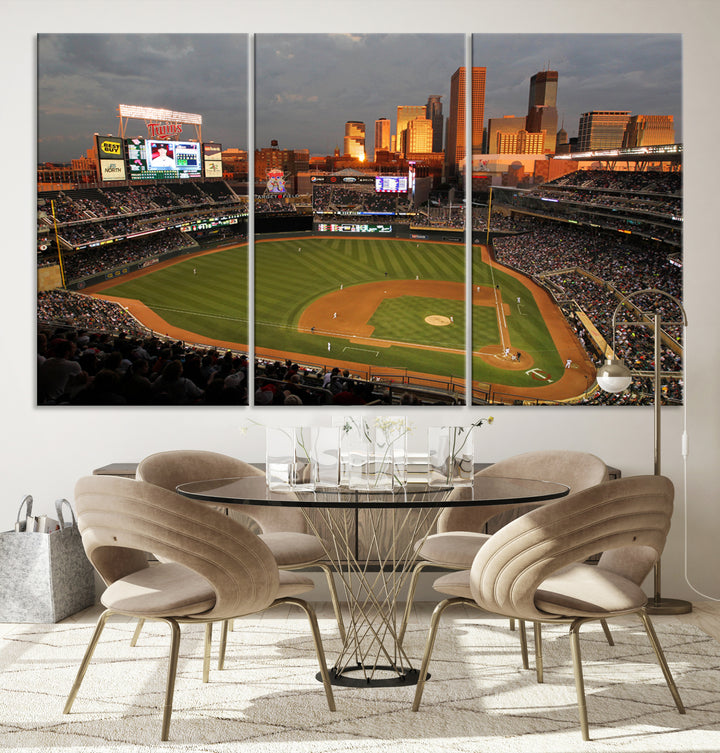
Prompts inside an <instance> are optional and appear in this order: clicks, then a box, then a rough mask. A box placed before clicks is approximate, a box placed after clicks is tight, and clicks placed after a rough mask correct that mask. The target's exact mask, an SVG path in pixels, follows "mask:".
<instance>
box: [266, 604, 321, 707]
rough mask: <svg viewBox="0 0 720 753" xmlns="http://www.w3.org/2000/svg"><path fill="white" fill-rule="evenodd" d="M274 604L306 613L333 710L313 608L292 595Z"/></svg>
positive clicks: (318, 629)
mask: <svg viewBox="0 0 720 753" xmlns="http://www.w3.org/2000/svg"><path fill="white" fill-rule="evenodd" d="M275 604H294V605H295V606H297V607H300V609H302V610H303V612H305V614H306V615H307V618H308V621H309V622H310V630H311V631H312V636H313V641H315V653H316V654H317V660H318V664H319V665H320V676H321V677H322V681H323V686H324V688H325V698H326V699H327V705H328V708H329V709H330V711H335V697H334V696H333V692H332V685H331V684H330V673H329V672H328V668H327V661H326V660H325V650H324V648H323V644H322V638H321V637H320V628H319V627H318V622H317V615H316V614H315V609H314V608H313V606H312V605H311V604H310V603H309V602H307V601H304V600H303V599H295V598H292V597H287V598H284V599H278V600H277V601H276V602H275Z"/></svg>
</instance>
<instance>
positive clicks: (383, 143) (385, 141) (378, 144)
mask: <svg viewBox="0 0 720 753" xmlns="http://www.w3.org/2000/svg"><path fill="white" fill-rule="evenodd" d="M390 126H391V123H390V120H389V118H378V119H377V120H376V121H375V159H377V153H378V152H379V151H380V150H381V149H386V150H387V151H390Z"/></svg>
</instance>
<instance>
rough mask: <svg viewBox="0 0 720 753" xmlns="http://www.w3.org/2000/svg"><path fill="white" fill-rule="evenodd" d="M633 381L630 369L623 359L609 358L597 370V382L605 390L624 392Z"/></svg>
mask: <svg viewBox="0 0 720 753" xmlns="http://www.w3.org/2000/svg"><path fill="white" fill-rule="evenodd" d="M631 382H632V375H631V374H630V369H628V367H627V366H626V365H625V364H624V363H623V362H622V361H615V360H613V359H611V358H608V359H607V360H606V361H605V363H604V364H603V365H602V366H601V367H600V368H599V369H598V370H597V383H598V384H599V385H600V387H601V388H602V389H603V390H605V392H622V391H623V390H626V389H627V388H628V387H629V386H630V383H631Z"/></svg>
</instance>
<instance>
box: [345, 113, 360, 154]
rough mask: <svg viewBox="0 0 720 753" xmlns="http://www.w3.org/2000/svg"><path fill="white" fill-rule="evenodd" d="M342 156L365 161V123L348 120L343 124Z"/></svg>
mask: <svg viewBox="0 0 720 753" xmlns="http://www.w3.org/2000/svg"><path fill="white" fill-rule="evenodd" d="M344 146H345V148H344V151H343V156H345V157H354V158H355V159H359V160H364V159H365V123H363V122H361V121H359V120H348V121H347V123H345V142H344Z"/></svg>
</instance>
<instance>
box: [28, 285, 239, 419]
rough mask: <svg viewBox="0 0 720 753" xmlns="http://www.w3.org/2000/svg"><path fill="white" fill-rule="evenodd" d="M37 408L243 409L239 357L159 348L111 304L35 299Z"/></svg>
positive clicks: (175, 345)
mask: <svg viewBox="0 0 720 753" xmlns="http://www.w3.org/2000/svg"><path fill="white" fill-rule="evenodd" d="M37 362H38V370H37V374H38V383H37V387H38V394H37V399H38V404H39V405H190V404H199V405H246V404H247V357H246V356H245V355H240V354H237V353H233V352H232V351H226V352H221V351H218V350H216V349H214V348H202V347H192V346H188V345H186V344H184V343H182V342H166V341H164V340H163V339H161V338H158V337H156V336H155V335H153V334H151V333H149V332H148V331H147V330H146V329H145V328H143V327H141V326H140V325H138V324H137V322H136V321H135V320H134V319H132V317H130V315H129V314H127V312H125V311H124V309H122V308H121V307H120V306H118V305H117V304H113V303H110V302H108V301H101V300H97V299H94V298H89V297H87V296H82V295H78V294H73V293H68V292H66V291H51V292H47V293H41V294H39V296H38V354H37Z"/></svg>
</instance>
